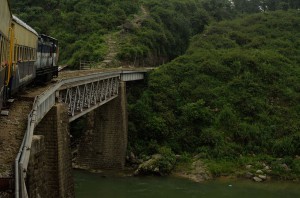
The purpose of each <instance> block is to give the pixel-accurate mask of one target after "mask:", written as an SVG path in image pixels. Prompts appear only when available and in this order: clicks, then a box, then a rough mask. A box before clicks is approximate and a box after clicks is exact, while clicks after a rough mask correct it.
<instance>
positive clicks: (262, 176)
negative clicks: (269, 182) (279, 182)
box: [258, 175, 267, 180]
mask: <svg viewBox="0 0 300 198" xmlns="http://www.w3.org/2000/svg"><path fill="white" fill-rule="evenodd" d="M258 177H259V178H260V179H262V180H266V179H267V175H258Z"/></svg>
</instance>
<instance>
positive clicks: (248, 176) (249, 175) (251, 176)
mask: <svg viewBox="0 0 300 198" xmlns="http://www.w3.org/2000/svg"><path fill="white" fill-rule="evenodd" d="M253 176H254V174H252V173H250V172H247V173H245V177H246V178H248V179H251V178H253Z"/></svg>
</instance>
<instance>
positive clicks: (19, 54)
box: [18, 46, 21, 61]
mask: <svg viewBox="0 0 300 198" xmlns="http://www.w3.org/2000/svg"><path fill="white" fill-rule="evenodd" d="M20 60H21V47H20V46H18V61H20Z"/></svg>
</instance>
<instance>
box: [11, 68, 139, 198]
mask: <svg viewBox="0 0 300 198" xmlns="http://www.w3.org/2000/svg"><path fill="white" fill-rule="evenodd" d="M131 72H132V74H133V76H131V77H124V76H123V75H129V73H124V72H123V71H117V72H109V73H96V74H90V75H86V76H81V77H75V78H70V79H61V80H60V81H59V82H58V83H56V84H55V85H54V86H52V87H51V88H49V89H48V90H46V91H45V92H44V93H42V94H41V95H39V96H37V97H35V100H34V103H33V108H32V110H31V112H30V113H29V115H28V122H27V128H26V131H25V135H24V138H23V141H22V144H21V147H20V149H19V152H18V154H17V157H16V159H15V197H16V198H19V197H22V198H27V197H28V193H27V188H26V183H25V178H26V173H27V168H28V164H29V158H30V150H31V144H32V138H33V132H34V128H35V127H36V126H37V125H38V124H39V122H40V121H41V120H42V119H43V117H44V116H45V115H46V114H47V113H48V112H49V110H50V109H51V108H52V106H54V104H55V99H56V97H57V96H58V97H59V93H58V92H60V91H61V90H60V89H61V88H62V87H63V86H65V88H66V87H68V86H73V87H74V86H81V85H83V84H88V83H89V84H90V85H91V87H94V88H95V90H96V92H98V93H100V95H99V96H95V95H92V93H91V92H88V91H85V92H83V93H85V94H86V95H89V98H90V99H93V98H94V100H90V103H91V102H93V101H94V102H96V101H97V100H98V102H99V101H100V103H99V104H98V106H99V105H102V104H104V103H105V102H108V101H109V100H111V99H113V98H115V97H116V95H117V94H118V86H119V83H118V81H117V79H118V80H121V79H122V80H125V81H129V80H134V79H136V80H140V79H142V78H141V75H140V74H138V72H136V71H131ZM143 72H145V71H142V73H143ZM109 78H112V80H111V84H109V83H108V82H110V80H107V81H105V80H106V79H109ZM116 78H117V79H116ZM95 82H96V84H93V83H95ZM100 85H101V86H103V87H104V89H106V90H107V91H108V93H109V94H110V96H111V98H107V100H106V101H103V96H104V98H105V97H106V95H105V94H104V95H103V93H102V92H101V90H100V89H101V88H100V87H99V86H100ZM97 86H98V87H97ZM91 87H90V88H86V90H88V89H91ZM94 88H93V89H94ZM66 89H67V88H66ZM76 89H78V90H80V89H81V88H80V87H77V88H76ZM80 97H81V96H80ZM70 101H72V100H70ZM62 102H65V103H67V102H66V101H62ZM72 104H78V102H74V101H73V103H72ZM70 108H75V106H72V105H70V104H69V110H70ZM76 108H78V107H76ZM73 115H74V114H73ZM70 120H71V119H70Z"/></svg>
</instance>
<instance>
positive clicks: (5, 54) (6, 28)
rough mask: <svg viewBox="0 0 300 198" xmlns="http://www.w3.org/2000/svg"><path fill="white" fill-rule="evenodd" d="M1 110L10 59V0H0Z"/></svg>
mask: <svg viewBox="0 0 300 198" xmlns="http://www.w3.org/2000/svg"><path fill="white" fill-rule="evenodd" d="M0 5H1V6H0V110H1V108H2V104H3V100H4V97H5V96H4V94H5V89H4V88H5V83H6V82H5V80H6V79H5V75H6V73H7V67H8V61H9V60H8V59H9V38H10V24H11V20H12V14H11V11H10V6H9V2H8V1H7V0H0Z"/></svg>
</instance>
